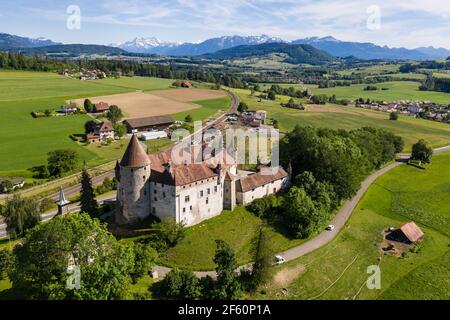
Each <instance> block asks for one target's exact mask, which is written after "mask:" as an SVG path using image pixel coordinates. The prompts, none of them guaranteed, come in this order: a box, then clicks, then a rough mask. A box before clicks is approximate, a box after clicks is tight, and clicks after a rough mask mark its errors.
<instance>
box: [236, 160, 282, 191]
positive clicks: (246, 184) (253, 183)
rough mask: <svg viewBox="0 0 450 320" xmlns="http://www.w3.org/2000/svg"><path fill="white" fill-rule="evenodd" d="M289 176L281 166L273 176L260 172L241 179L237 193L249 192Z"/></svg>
mask: <svg viewBox="0 0 450 320" xmlns="http://www.w3.org/2000/svg"><path fill="white" fill-rule="evenodd" d="M287 176H288V174H287V172H286V171H285V170H284V169H283V168H282V167H281V166H279V167H278V169H277V170H276V172H275V174H271V175H267V174H262V171H260V172H257V173H254V174H251V175H249V176H247V177H245V178H242V179H240V180H239V181H238V183H237V191H239V192H247V191H250V190H253V189H256V188H258V187H261V186H264V185H266V184H269V183H271V182H274V181H277V180H280V179H283V178H285V177H287Z"/></svg>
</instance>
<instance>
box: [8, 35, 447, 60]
mask: <svg viewBox="0 0 450 320" xmlns="http://www.w3.org/2000/svg"><path fill="white" fill-rule="evenodd" d="M266 43H283V44H286V45H297V44H307V45H310V46H312V47H314V48H316V49H319V50H322V51H325V52H326V53H328V54H330V55H332V56H335V57H355V58H358V59H365V60H371V59H392V60H399V59H401V60H405V59H412V60H431V59H437V58H447V57H449V56H450V50H448V49H445V48H434V47H431V46H430V47H419V48H415V49H407V48H390V47H388V46H379V45H375V44H373V43H370V42H351V41H341V40H338V39H335V38H333V37H330V36H328V37H322V38H319V37H310V38H304V39H297V40H294V41H285V40H283V39H280V38H275V37H270V36H267V35H261V36H223V37H216V38H211V39H208V40H205V41H202V42H198V43H188V42H186V43H176V42H165V41H161V40H159V39H157V38H153V37H150V38H136V39H134V40H132V41H127V42H123V43H116V44H111V45H109V46H98V47H95V45H92V46H89V47H86V46H85V47H84V48H82V49H83V50H84V51H88V52H91V53H102V54H105V53H106V54H107V53H112V54H120V53H123V52H125V51H126V52H131V53H145V54H158V55H166V56H201V55H205V54H210V53H215V52H218V51H221V50H226V49H230V48H234V47H238V46H254V45H260V44H266ZM48 46H53V48H48V49H40V50H36V49H33V48H42V47H48ZM55 46H56V47H55ZM74 46H83V45H73V46H72V47H66V48H65V45H62V44H61V43H56V42H53V41H51V40H48V39H44V38H36V39H33V38H26V37H20V36H14V35H10V34H6V33H0V50H15V51H17V49H27V50H28V51H27V50H21V51H25V52H36V53H46V52H54V51H55V50H62V51H63V52H66V51H68V50H72V49H75V48H76V47H74ZM79 49H80V48H79ZM97 49H98V52H96V50H97ZM120 49H122V50H124V51H122V50H120ZM83 50H81V51H83ZM75 51H76V52H80V50H75ZM83 53H86V52H83Z"/></svg>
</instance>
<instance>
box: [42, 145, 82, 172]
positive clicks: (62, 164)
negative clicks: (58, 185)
mask: <svg viewBox="0 0 450 320" xmlns="http://www.w3.org/2000/svg"><path fill="white" fill-rule="evenodd" d="M77 162H78V154H77V153H76V152H75V151H74V150H56V151H51V152H49V153H48V158H47V169H48V172H49V174H50V176H52V177H61V176H62V175H63V174H64V173H66V172H69V171H72V170H74V169H75V167H76V165H77Z"/></svg>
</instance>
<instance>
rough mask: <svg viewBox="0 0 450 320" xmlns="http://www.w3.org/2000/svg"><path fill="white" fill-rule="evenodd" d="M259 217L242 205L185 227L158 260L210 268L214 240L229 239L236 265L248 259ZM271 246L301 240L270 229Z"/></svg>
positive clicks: (287, 245)
mask: <svg viewBox="0 0 450 320" xmlns="http://www.w3.org/2000/svg"><path fill="white" fill-rule="evenodd" d="M261 223H262V220H261V219H260V218H258V217H256V216H254V215H253V214H252V213H250V212H248V211H247V210H246V209H245V208H244V207H237V208H236V209H235V210H234V211H232V212H230V211H224V212H222V213H221V214H220V215H219V216H217V217H214V218H212V219H209V220H207V221H204V222H202V223H200V224H198V225H195V226H193V227H190V228H188V229H187V230H186V237H185V238H184V239H183V240H182V241H181V242H180V243H179V244H178V245H177V246H176V247H174V248H171V249H169V250H168V251H167V253H166V254H165V255H164V256H162V257H161V262H162V263H163V264H164V265H167V266H170V267H179V268H182V269H190V270H197V271H200V270H213V269H214V268H215V264H214V262H213V257H214V253H215V250H216V243H215V240H217V239H221V240H225V241H226V242H227V243H229V244H230V245H231V246H232V247H233V249H234V250H235V252H236V257H237V260H238V262H239V265H243V264H246V263H248V262H250V261H251V256H250V254H249V250H250V247H251V240H252V238H253V237H254V235H255V232H256V230H257V227H258V226H259V225H260V224H261ZM272 236H273V246H274V249H275V250H276V251H277V252H279V251H283V250H286V249H288V248H290V247H293V246H295V245H297V244H300V243H301V242H303V241H304V240H290V239H288V238H286V237H284V236H283V235H281V234H280V233H277V232H275V231H273V233H272Z"/></svg>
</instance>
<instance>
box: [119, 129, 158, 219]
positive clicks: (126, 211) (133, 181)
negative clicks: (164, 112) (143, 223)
mask: <svg viewBox="0 0 450 320" xmlns="http://www.w3.org/2000/svg"><path fill="white" fill-rule="evenodd" d="M150 173H151V169H150V159H149V158H148V155H147V153H146V152H145V151H144V148H143V147H142V145H141V144H140V142H139V140H138V139H137V137H136V135H133V136H132V137H131V140H130V143H129V144H128V147H127V150H126V151H125V154H124V155H123V158H122V160H121V161H120V163H119V166H118V167H117V168H116V178H117V181H118V182H117V209H116V223H118V224H132V223H136V222H138V221H140V220H143V219H145V218H146V217H148V216H149V215H150V185H149V178H150Z"/></svg>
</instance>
